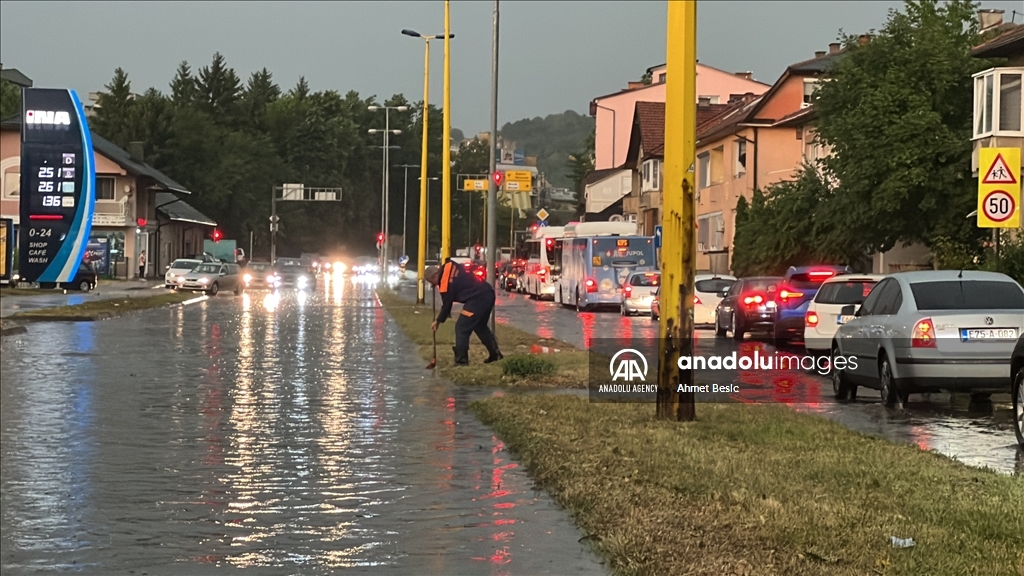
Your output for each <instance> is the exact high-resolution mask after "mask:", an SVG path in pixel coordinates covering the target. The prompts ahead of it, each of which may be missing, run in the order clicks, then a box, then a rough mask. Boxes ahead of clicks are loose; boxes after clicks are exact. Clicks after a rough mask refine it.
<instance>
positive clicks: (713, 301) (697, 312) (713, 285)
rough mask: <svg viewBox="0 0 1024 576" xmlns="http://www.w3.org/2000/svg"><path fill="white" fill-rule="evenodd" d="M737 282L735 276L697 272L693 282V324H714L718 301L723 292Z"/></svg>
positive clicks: (720, 299)
mask: <svg viewBox="0 0 1024 576" xmlns="http://www.w3.org/2000/svg"><path fill="white" fill-rule="evenodd" d="M735 283H736V277H735V276H728V275H723V274H697V276H696V277H695V278H694V284H693V292H694V294H693V295H694V298H693V325H694V326H714V325H715V314H716V311H717V310H718V303H719V302H721V301H722V293H723V292H725V291H727V290H729V288H732V285H733V284H735Z"/></svg>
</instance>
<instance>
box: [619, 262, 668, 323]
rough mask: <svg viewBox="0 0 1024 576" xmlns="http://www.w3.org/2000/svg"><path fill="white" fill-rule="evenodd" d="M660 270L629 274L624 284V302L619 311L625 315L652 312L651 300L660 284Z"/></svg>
mask: <svg viewBox="0 0 1024 576" xmlns="http://www.w3.org/2000/svg"><path fill="white" fill-rule="evenodd" d="M660 280H661V273H660V272H636V273H634V274H631V275H630V276H629V279H628V280H626V283H625V284H623V286H622V303H621V304H620V305H619V312H620V313H621V314H622V315H623V316H630V315H632V314H641V313H644V312H646V313H648V314H649V313H650V312H651V301H652V300H654V293H655V292H657V291H658V285H659V284H660Z"/></svg>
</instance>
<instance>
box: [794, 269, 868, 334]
mask: <svg viewBox="0 0 1024 576" xmlns="http://www.w3.org/2000/svg"><path fill="white" fill-rule="evenodd" d="M852 273H853V269H852V268H850V267H849V266H831V265H824V266H790V267H789V270H787V271H786V276H785V277H784V278H783V279H782V286H781V287H779V292H778V295H777V296H776V298H775V300H776V316H775V342H776V344H780V343H785V342H788V341H790V340H796V339H803V337H804V316H805V314H806V313H807V305H808V304H810V303H811V301H812V300H814V296H815V294H817V293H818V288H820V287H821V285H822V283H823V282H825V280H828V279H829V278H831V277H833V276H839V275H841V274H852Z"/></svg>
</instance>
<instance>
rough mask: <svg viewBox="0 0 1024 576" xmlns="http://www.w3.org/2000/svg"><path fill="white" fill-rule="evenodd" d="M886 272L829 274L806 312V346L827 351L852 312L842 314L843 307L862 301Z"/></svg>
mask: <svg viewBox="0 0 1024 576" xmlns="http://www.w3.org/2000/svg"><path fill="white" fill-rule="evenodd" d="M882 278H885V275H884V274H843V275H841V276H833V277H832V278H829V279H828V280H826V281H825V282H823V283H822V285H821V286H820V287H819V288H818V293H817V294H815V296H814V300H811V302H810V303H809V304H808V305H807V313H806V314H805V315H804V347H805V348H807V351H808V352H820V353H824V354H827V353H828V351H829V349H831V348H832V338H833V337H834V336H835V335H836V332H837V331H838V330H839V326H841V325H842V324H843V323H845V322H849V321H850V320H852V319H853V317H852V316H843V314H842V311H843V307H845V306H848V305H850V304H854V305H857V306H859V305H861V304H863V303H864V299H865V298H867V297H868V294H870V293H871V289H872V288H874V287H875V284H878V283H879V282H880V281H881V280H882Z"/></svg>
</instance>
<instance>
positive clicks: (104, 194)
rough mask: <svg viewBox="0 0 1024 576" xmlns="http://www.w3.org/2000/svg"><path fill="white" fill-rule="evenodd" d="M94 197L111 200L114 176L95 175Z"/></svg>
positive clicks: (112, 197)
mask: <svg viewBox="0 0 1024 576" xmlns="http://www.w3.org/2000/svg"><path fill="white" fill-rule="evenodd" d="M96 199H97V200H113V199H114V178H113V177H111V176H97V177H96Z"/></svg>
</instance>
